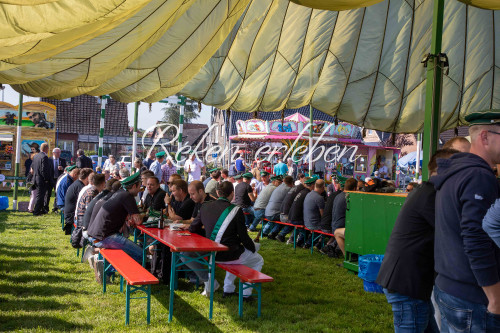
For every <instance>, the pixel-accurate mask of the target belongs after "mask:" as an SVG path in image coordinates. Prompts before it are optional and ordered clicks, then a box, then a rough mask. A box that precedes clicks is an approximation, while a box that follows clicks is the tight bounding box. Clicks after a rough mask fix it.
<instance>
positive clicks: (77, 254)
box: [76, 247, 80, 258]
mask: <svg viewBox="0 0 500 333" xmlns="http://www.w3.org/2000/svg"><path fill="white" fill-rule="evenodd" d="M76 257H77V258H80V248H79V247H77V248H76Z"/></svg>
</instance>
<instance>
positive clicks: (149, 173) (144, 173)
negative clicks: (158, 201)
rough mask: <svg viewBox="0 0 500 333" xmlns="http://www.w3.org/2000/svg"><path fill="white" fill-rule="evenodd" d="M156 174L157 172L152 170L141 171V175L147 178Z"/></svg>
mask: <svg viewBox="0 0 500 333" xmlns="http://www.w3.org/2000/svg"><path fill="white" fill-rule="evenodd" d="M154 175H155V173H154V172H153V171H151V170H144V171H143V172H141V176H144V177H146V178H149V177H153V176H154Z"/></svg>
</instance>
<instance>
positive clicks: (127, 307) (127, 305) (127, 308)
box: [125, 283, 130, 325]
mask: <svg viewBox="0 0 500 333" xmlns="http://www.w3.org/2000/svg"><path fill="white" fill-rule="evenodd" d="M125 290H126V291H125V325H128V323H129V317H130V285H129V284H128V283H127V287H126V289H125Z"/></svg>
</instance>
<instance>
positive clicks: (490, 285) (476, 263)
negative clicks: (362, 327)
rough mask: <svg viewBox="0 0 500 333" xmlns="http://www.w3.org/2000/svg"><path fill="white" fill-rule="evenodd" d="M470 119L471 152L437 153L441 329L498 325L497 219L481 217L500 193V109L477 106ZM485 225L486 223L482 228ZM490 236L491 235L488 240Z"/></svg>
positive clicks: (434, 180) (437, 268)
mask: <svg viewBox="0 0 500 333" xmlns="http://www.w3.org/2000/svg"><path fill="white" fill-rule="evenodd" d="M465 120H466V121H468V122H469V123H470V128H469V134H470V138H471V148H470V153H459V154H455V155H453V156H452V157H450V158H449V159H438V160H437V165H438V170H437V175H436V176H434V177H432V178H431V179H430V181H431V182H432V183H433V184H434V187H435V188H436V190H437V193H436V212H435V217H436V220H435V231H436V232H435V240H434V250H435V251H434V257H435V264H434V267H435V271H436V273H437V277H436V280H435V286H434V295H435V298H436V302H437V303H438V305H439V309H440V310H441V313H442V314H445V315H443V316H442V320H441V329H442V330H443V331H448V328H450V331H451V328H452V325H453V327H456V329H459V330H460V331H469V332H499V331H500V320H499V319H498V318H500V248H499V247H498V246H497V245H496V244H495V242H494V239H495V236H497V235H498V234H497V232H496V230H498V225H499V221H495V222H494V224H489V223H483V218H484V216H485V214H486V212H487V210H488V208H490V207H491V205H492V204H493V202H494V201H495V200H496V199H497V198H498V194H499V189H498V182H497V180H496V177H495V174H494V172H493V167H494V165H495V164H497V163H499V162H500V111H498V110H487V111H483V112H475V113H472V114H469V115H467V116H466V117H465ZM483 228H484V229H483ZM492 238H493V240H492Z"/></svg>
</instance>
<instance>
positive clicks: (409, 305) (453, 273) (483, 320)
mask: <svg viewBox="0 0 500 333" xmlns="http://www.w3.org/2000/svg"><path fill="white" fill-rule="evenodd" d="M477 117H478V119H477V120H476V119H475V118H471V119H470V120H469V121H471V123H472V126H471V128H470V134H471V135H470V137H471V142H469V141H468V140H466V139H465V138H454V139H453V140H450V141H449V142H448V143H447V144H446V145H445V146H444V147H443V149H441V150H438V151H437V152H436V153H435V154H434V156H433V157H432V158H431V161H430V162H429V165H428V170H429V173H430V175H431V176H432V177H431V179H430V180H429V181H428V182H423V183H421V184H419V183H410V184H409V185H408V187H407V190H408V192H410V193H409V195H408V198H407V200H406V201H405V204H404V205H403V207H402V209H401V211H400V214H399V216H398V219H397V221H396V223H395V227H394V229H393V232H392V234H391V237H390V239H389V242H388V245H387V252H386V254H385V257H384V261H383V263H382V267H381V270H380V273H379V275H378V279H377V283H379V284H380V285H381V286H383V287H384V292H385V294H386V297H387V300H388V302H389V303H390V304H391V305H392V309H393V312H394V326H395V329H396V331H401V332H403V331H405V330H404V329H408V327H410V330H409V331H411V332H424V331H425V330H426V329H427V331H437V330H438V328H437V326H438V324H437V323H436V321H435V320H434V310H435V307H434V306H433V305H432V303H431V294H432V293H434V298H435V300H436V303H437V305H438V308H439V311H440V312H441V314H442V315H441V318H442V320H441V327H442V328H443V327H450V326H453V325H455V327H457V326H456V325H462V326H460V327H466V326H467V327H469V330H470V331H474V332H475V331H480V330H475V328H476V327H490V326H491V325H493V326H491V327H494V328H495V329H498V328H499V327H500V326H498V322H499V320H498V318H500V306H499V305H498V304H500V259H499V258H500V250H499V247H498V246H499V245H500V231H499V230H500V223H499V222H500V201H499V200H497V199H498V196H499V195H498V194H499V183H498V180H497V179H496V177H495V174H494V169H493V168H494V167H496V164H499V163H500V131H499V130H498V128H500V127H499V124H500V121H498V119H497V120H495V121H496V122H495V123H491V122H485V119H486V117H485V116H484V115H481V117H479V116H477ZM499 118H500V117H499ZM487 120H488V121H489V120H490V119H487ZM40 149H41V152H40V153H38V154H36V155H35V156H34V158H33V164H32V172H33V178H34V184H35V185H36V188H37V191H38V192H37V194H36V202H35V205H34V210H33V214H34V215H40V214H44V213H46V212H47V211H48V208H47V207H48V201H47V198H48V197H49V198H50V196H47V193H48V191H50V190H52V188H55V191H56V201H55V209H61V210H63V212H64V216H65V226H64V230H65V232H66V233H67V234H69V233H72V236H71V238H72V244H73V246H75V247H81V246H82V245H83V242H84V241H87V242H88V243H90V244H91V245H92V246H91V247H88V249H87V251H86V253H85V257H87V258H88V261H89V263H90V265H91V267H92V268H93V269H94V273H95V276H96V280H97V281H99V282H102V279H103V278H106V276H104V274H103V267H102V262H101V261H100V260H99V258H98V256H97V255H96V254H95V248H120V249H123V250H124V251H125V252H126V253H128V254H129V255H130V256H131V257H132V258H134V259H135V260H137V261H138V262H142V256H143V250H142V246H140V245H138V244H136V243H134V242H132V241H131V240H129V234H130V233H131V230H133V228H135V227H136V226H138V225H140V224H142V223H144V222H145V221H146V220H147V219H148V218H149V217H150V216H158V214H159V215H160V216H162V215H163V216H164V217H165V219H167V220H170V221H171V222H174V223H176V224H179V225H181V227H180V229H185V230H189V231H190V232H191V233H197V234H200V235H202V236H204V237H207V238H210V239H212V240H215V241H217V242H220V243H222V244H224V245H226V246H228V247H229V251H227V252H221V253H218V254H217V255H216V260H217V261H221V262H226V263H235V264H244V265H247V266H249V267H252V268H254V269H256V270H259V271H260V270H261V269H262V266H263V264H264V259H263V258H262V256H261V255H260V254H259V253H258V250H259V246H260V244H258V243H259V240H260V237H264V238H267V239H269V240H275V241H278V242H286V243H288V244H293V243H295V244H296V245H297V246H299V247H303V248H306V249H307V248H310V247H312V246H314V247H316V248H317V250H318V251H319V252H321V253H322V254H324V255H328V256H330V257H343V256H345V234H346V209H347V207H346V192H349V191H365V192H394V190H395V185H394V183H393V182H391V181H388V180H385V179H384V178H383V177H384V175H383V173H384V170H378V172H377V173H374V174H373V176H372V177H367V178H366V179H365V180H364V181H362V180H359V179H355V178H349V179H347V180H345V182H344V183H340V182H339V181H336V180H335V179H334V180H333V181H332V182H331V184H328V185H327V184H326V182H325V181H324V180H323V179H321V178H319V177H317V176H313V177H307V176H306V175H305V174H303V173H297V170H296V169H294V168H293V166H292V165H288V163H286V164H285V163H283V161H282V160H280V161H278V163H277V164H276V165H275V166H274V168H273V173H270V172H269V169H268V168H264V167H263V166H262V163H261V161H256V163H253V165H252V167H249V166H247V165H246V163H245V162H244V160H243V159H242V158H241V156H239V157H238V159H237V163H235V165H234V168H235V170H233V172H231V171H230V170H227V169H222V170H221V169H220V168H213V169H211V170H209V171H208V173H207V174H206V175H207V176H208V177H205V165H204V164H203V162H202V161H200V160H199V159H198V158H197V157H196V155H195V154H190V155H189V158H188V159H187V161H186V163H185V166H184V171H185V172H186V173H187V176H186V177H185V178H186V180H184V179H183V177H182V176H181V175H180V174H179V173H178V170H177V168H176V167H175V165H174V163H172V160H171V158H170V156H169V155H166V154H165V153H164V152H159V153H156V154H155V153H152V154H150V155H149V156H148V158H147V159H145V160H144V161H141V160H136V161H135V163H134V166H135V167H136V172H135V173H134V174H132V175H130V173H129V172H128V170H126V169H123V168H122V169H119V168H116V167H114V165H115V163H116V162H115V161H114V160H111V158H110V162H109V163H108V165H107V166H106V167H104V172H103V173H98V172H95V171H93V170H92V169H91V168H88V167H78V166H77V165H73V166H68V167H64V165H65V162H63V161H61V159H60V158H59V154H60V151H59V150H58V149H57V148H56V149H54V150H53V156H52V158H48V156H47V153H48V149H49V147H48V145H47V144H42V145H41V147H40ZM238 160H239V161H240V162H238ZM82 163H84V162H82ZM292 164H293V163H292ZM107 170H109V172H106V171H107ZM490 207H491V208H490ZM278 222H282V223H284V224H282V223H278ZM259 225H262V232H259V233H258V234H257V238H256V239H253V240H252V239H251V238H250V236H249V232H256V231H258V228H259ZM297 225H300V226H304V227H305V228H299V230H300V232H298V234H294V233H292V231H293V230H294V226H297ZM310 230H318V231H321V233H322V234H321V236H320V237H315V238H313V237H312V236H311V234H310ZM347 232H348V231H347ZM294 236H296V237H297V238H296V239H294ZM189 256H190V254H189V253H183V256H182V257H183V258H184V259H183V260H185V261H186V266H188V267H190V268H191V269H192V270H193V271H194V274H196V275H197V276H196V277H195V276H194V275H191V276H188V278H191V279H193V280H196V279H195V278H197V280H199V281H201V282H204V283H205V288H204V291H203V293H204V294H205V295H210V293H211V290H210V285H209V283H208V275H207V273H206V271H202V270H199V269H200V267H199V265H200V264H199V263H197V262H195V261H190V260H188V259H186V258H189ZM148 258H149V264H148V265H149V266H150V269H151V271H152V272H153V273H154V274H155V275H156V276H157V277H159V278H160V279H161V280H162V281H163V282H165V283H169V278H170V274H169V271H170V261H169V260H170V254H169V249H168V247H165V246H162V245H156V246H155V251H150V252H149V255H148ZM234 280H235V276H234V275H232V274H230V273H227V275H226V278H225V281H224V286H223V297H229V296H231V295H234V294H235V286H234ZM219 287H220V285H219V283H218V282H216V283H215V289H218V288H219ZM214 291H215V290H214ZM250 294H251V290H245V296H246V297H249V296H250ZM463 313H469V315H468V317H467V318H466V319H464V317H463V315H462V314H463ZM488 325H490V326H488ZM495 325H497V326H495ZM493 331H494V330H493Z"/></svg>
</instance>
